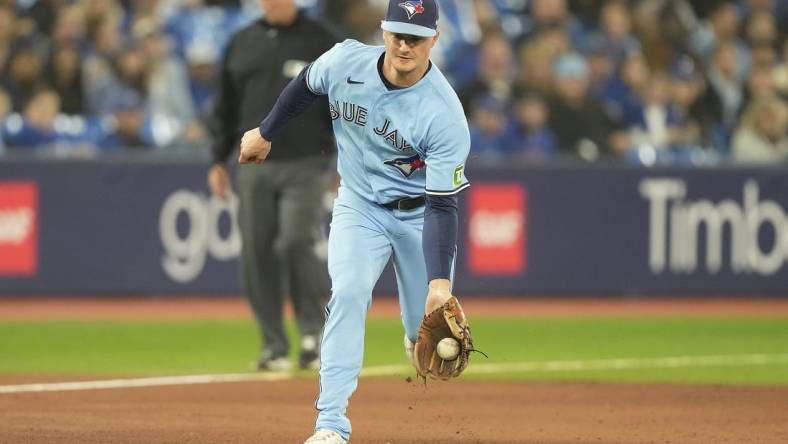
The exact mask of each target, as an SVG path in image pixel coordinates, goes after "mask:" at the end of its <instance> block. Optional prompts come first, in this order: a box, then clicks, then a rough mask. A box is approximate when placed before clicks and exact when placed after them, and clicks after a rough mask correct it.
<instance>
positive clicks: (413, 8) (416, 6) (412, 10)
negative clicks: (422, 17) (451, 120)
mask: <svg viewBox="0 0 788 444" xmlns="http://www.w3.org/2000/svg"><path fill="white" fill-rule="evenodd" d="M397 6H399V7H400V8H402V9H404V10H405V12H407V13H408V20H410V19H412V18H413V16H414V15H416V14H422V13H424V4H423V3H422V0H418V1H412V0H411V1H407V2H402V3H400V4H399V5H397Z"/></svg>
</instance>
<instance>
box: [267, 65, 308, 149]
mask: <svg viewBox="0 0 788 444" xmlns="http://www.w3.org/2000/svg"><path fill="white" fill-rule="evenodd" d="M317 97H318V96H317V94H315V93H313V92H312V91H310V90H309V87H308V86H307V84H306V68H304V69H303V70H302V71H301V73H300V74H298V76H297V77H296V78H294V79H293V80H291V81H290V83H288V84H287V86H286V87H285V89H284V90H282V93H281V94H280V95H279V99H277V101H276V104H275V105H274V108H273V109H272V110H271V112H270V113H268V115H267V116H266V117H265V119H263V121H262V122H261V123H260V135H261V136H263V138H265V139H266V140H272V139H273V138H274V137H276V134H277V133H278V132H279V131H280V130H281V129H282V128H283V127H284V126H285V124H287V122H289V121H290V120H292V119H293V118H294V117H296V116H298V115H299V114H301V113H302V112H304V111H306V109H307V108H309V105H311V104H312V102H314V101H315V99H317Z"/></svg>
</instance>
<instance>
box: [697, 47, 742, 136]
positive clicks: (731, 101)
mask: <svg viewBox="0 0 788 444" xmlns="http://www.w3.org/2000/svg"><path fill="white" fill-rule="evenodd" d="M736 64H737V58H736V43H735V42H733V41H730V40H729V41H722V42H718V44H717V47H716V49H715V51H714V60H713V63H712V65H711V67H710V68H709V70H708V73H707V76H708V87H707V88H706V91H705V93H704V97H703V99H702V101H703V102H705V105H706V108H707V110H708V111H709V112H710V113H713V117H712V119H713V121H712V129H711V131H712V133H713V139H714V146H715V147H716V148H717V149H718V150H722V151H725V150H726V148H727V147H728V144H729V139H730V134H731V132H732V131H733V129H734V128H735V126H736V122H737V119H738V116H739V113H740V112H741V109H742V105H743V104H744V86H743V84H742V81H741V79H740V78H739V76H738V67H737V65H736Z"/></svg>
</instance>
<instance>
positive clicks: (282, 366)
mask: <svg viewBox="0 0 788 444" xmlns="http://www.w3.org/2000/svg"><path fill="white" fill-rule="evenodd" d="M257 370H260V371H270V372H289V371H290V370H293V363H292V362H290V360H289V359H287V356H274V354H273V353H272V352H271V350H264V351H263V355H262V356H261V357H260V359H259V360H258V361H257Z"/></svg>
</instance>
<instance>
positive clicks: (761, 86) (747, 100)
mask: <svg viewBox="0 0 788 444" xmlns="http://www.w3.org/2000/svg"><path fill="white" fill-rule="evenodd" d="M776 94H777V88H776V87H775V84H774V73H773V70H772V67H771V66H768V65H765V66H755V67H753V69H752V70H751V71H750V77H749V78H748V79H747V87H746V90H745V92H744V105H743V106H742V109H744V108H746V107H747V106H749V105H750V104H751V103H752V102H755V101H757V100H758V99H760V98H764V97H771V96H774V95H776Z"/></svg>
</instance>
